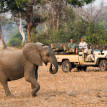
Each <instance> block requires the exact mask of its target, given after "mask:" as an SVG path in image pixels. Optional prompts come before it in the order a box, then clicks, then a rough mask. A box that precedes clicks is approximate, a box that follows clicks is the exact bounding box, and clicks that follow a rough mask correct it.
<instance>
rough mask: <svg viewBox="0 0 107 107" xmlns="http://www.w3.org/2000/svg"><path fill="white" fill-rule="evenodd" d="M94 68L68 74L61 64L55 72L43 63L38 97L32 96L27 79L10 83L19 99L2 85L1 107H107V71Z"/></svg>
mask: <svg viewBox="0 0 107 107" xmlns="http://www.w3.org/2000/svg"><path fill="white" fill-rule="evenodd" d="M92 70H93V68H91V69H90V68H88V71H87V72H83V71H81V72H74V71H76V70H75V69H73V70H72V71H71V72H68V73H64V72H63V71H62V70H61V68H60V67H59V71H58V73H56V74H54V75H52V74H50V73H49V70H48V67H46V66H42V67H40V68H39V72H38V73H39V77H38V82H39V83H40V86H41V88H40V91H39V92H38V93H37V96H36V97H32V96H31V88H30V86H31V85H30V83H28V82H26V81H25V79H24V78H22V79H19V80H15V81H11V82H9V88H10V91H11V93H12V94H13V95H15V96H16V98H7V97H6V96H5V93H4V89H3V87H2V85H1V84H0V107H107V72H101V71H97V72H95V71H92Z"/></svg>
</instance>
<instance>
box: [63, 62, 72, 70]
mask: <svg viewBox="0 0 107 107" xmlns="http://www.w3.org/2000/svg"><path fill="white" fill-rule="evenodd" d="M71 69H72V64H71V63H70V62H69V61H68V60H65V61H63V63H62V70H63V71H64V72H70V71H71Z"/></svg>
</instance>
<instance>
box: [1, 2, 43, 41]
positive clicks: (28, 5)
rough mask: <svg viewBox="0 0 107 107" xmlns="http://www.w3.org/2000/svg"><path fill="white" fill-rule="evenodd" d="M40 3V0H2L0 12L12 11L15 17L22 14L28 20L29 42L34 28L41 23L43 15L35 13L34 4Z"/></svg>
mask: <svg viewBox="0 0 107 107" xmlns="http://www.w3.org/2000/svg"><path fill="white" fill-rule="evenodd" d="M41 1H42V0H41ZM38 3H40V0H3V1H1V2H0V13H4V12H8V11H11V13H12V14H13V15H14V16H15V17H19V16H20V15H19V14H21V16H22V18H23V19H25V20H26V22H27V26H26V29H27V38H28V42H30V41H31V34H30V33H31V30H32V28H33V27H36V26H37V25H38V24H39V23H40V17H41V16H40V15H38V14H37V13H33V6H34V5H35V4H38ZM35 18H36V21H35V20H34V19H35Z"/></svg>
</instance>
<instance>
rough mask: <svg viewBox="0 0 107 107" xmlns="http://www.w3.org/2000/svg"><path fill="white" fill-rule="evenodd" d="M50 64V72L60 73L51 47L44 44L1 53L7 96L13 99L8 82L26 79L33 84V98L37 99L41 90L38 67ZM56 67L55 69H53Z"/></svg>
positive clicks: (1, 76) (0, 77) (1, 79)
mask: <svg viewBox="0 0 107 107" xmlns="http://www.w3.org/2000/svg"><path fill="white" fill-rule="evenodd" d="M48 62H50V63H51V65H50V68H49V71H50V73H52V74H55V73H57V71H58V62H57V59H56V57H55V54H54V52H53V50H52V48H51V47H50V46H44V45H43V44H42V43H26V44H25V46H24V47H23V48H22V49H19V50H9V49H3V50H1V51H0V82H1V84H2V85H3V87H4V90H5V94H6V96H9V97H12V96H13V95H12V94H11V92H10V90H9V87H8V81H12V80H17V79H20V78H22V77H25V80H26V81H28V82H30V83H31V89H32V92H31V94H32V96H33V97H35V96H36V93H37V92H38V91H39V89H40V85H39V83H38V82H37V79H38V67H39V66H42V65H43V63H44V64H45V65H47V63H48ZM53 67H54V68H53Z"/></svg>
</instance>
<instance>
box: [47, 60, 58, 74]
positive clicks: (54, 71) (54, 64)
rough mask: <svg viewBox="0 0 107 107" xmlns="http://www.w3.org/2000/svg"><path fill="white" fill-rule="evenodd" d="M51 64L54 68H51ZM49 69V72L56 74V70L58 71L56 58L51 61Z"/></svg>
mask: <svg viewBox="0 0 107 107" xmlns="http://www.w3.org/2000/svg"><path fill="white" fill-rule="evenodd" d="M53 66H54V68H53ZM49 71H50V73H51V74H56V73H57V71H58V62H57V60H54V61H53V63H51V65H50V69H49Z"/></svg>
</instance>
